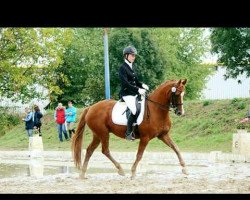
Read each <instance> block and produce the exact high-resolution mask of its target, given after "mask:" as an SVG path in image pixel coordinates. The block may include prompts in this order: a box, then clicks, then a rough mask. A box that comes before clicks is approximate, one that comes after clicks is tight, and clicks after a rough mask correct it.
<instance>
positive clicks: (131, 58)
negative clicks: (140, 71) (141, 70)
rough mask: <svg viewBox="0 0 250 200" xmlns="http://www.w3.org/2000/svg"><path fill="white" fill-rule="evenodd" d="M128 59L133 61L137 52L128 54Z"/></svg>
mask: <svg viewBox="0 0 250 200" xmlns="http://www.w3.org/2000/svg"><path fill="white" fill-rule="evenodd" d="M128 61H129V62H131V63H133V62H134V61H135V54H128Z"/></svg>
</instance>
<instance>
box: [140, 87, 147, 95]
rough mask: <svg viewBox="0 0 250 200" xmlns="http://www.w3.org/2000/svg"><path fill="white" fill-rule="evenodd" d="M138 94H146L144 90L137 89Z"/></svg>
mask: <svg viewBox="0 0 250 200" xmlns="http://www.w3.org/2000/svg"><path fill="white" fill-rule="evenodd" d="M138 92H139V93H140V94H141V95H144V94H145V93H146V90H145V89H142V88H139V90H138Z"/></svg>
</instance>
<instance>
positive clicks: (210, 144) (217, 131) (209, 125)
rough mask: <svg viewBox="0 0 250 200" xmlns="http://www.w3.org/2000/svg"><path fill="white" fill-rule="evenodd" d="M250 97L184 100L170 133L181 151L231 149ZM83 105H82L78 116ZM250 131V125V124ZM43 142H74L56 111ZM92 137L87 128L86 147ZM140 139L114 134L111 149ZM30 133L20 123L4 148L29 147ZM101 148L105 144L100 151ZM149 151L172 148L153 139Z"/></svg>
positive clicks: (64, 146)
mask: <svg viewBox="0 0 250 200" xmlns="http://www.w3.org/2000/svg"><path fill="white" fill-rule="evenodd" d="M248 105H250V99H233V100H209V101H197V100H196V101H186V102H184V108H185V113H186V115H185V117H179V116H176V115H174V114H173V113H172V112H171V120H172V128H171V130H170V134H171V136H172V138H173V140H174V141H175V143H176V144H177V145H178V146H179V148H180V150H181V151H186V152H189V151H190V152H191V151H195V152H209V151H223V152H230V151H231V146H232V137H233V133H236V130H237V124H238V123H237V120H239V119H242V118H244V117H245V115H246V113H247V109H248ZM82 110H83V109H82V108H79V109H78V112H77V119H79V117H80V113H81V112H82ZM246 128H247V129H248V131H250V125H247V127H246ZM42 133H43V143H44V149H45V150H65V151H70V150H71V142H70V141H64V142H63V143H60V142H59V139H58V133H57V128H56V123H55V121H54V119H53V111H48V112H47V114H46V115H45V116H44V118H43V125H42ZM91 139H92V133H91V132H90V130H89V129H88V127H87V128H86V129H85V136H84V143H83V148H84V149H86V147H87V145H88V144H89V143H90V141H91ZM138 144H139V140H136V141H134V142H129V141H126V140H124V139H120V138H118V137H116V136H114V135H113V134H112V133H111V134H110V150H111V151H112V150H113V151H136V150H137V148H138ZM27 148H28V137H27V135H26V132H25V129H24V124H19V125H17V126H15V127H14V128H13V129H11V130H10V131H8V132H7V133H6V134H4V135H3V136H2V137H0V150H27ZM100 150H101V145H100V146H99V147H98V149H97V151H100ZM146 151H172V150H171V149H170V148H169V147H167V146H166V145H165V144H164V143H163V142H162V141H160V140H158V139H157V138H155V139H153V140H151V141H150V143H149V144H148V146H147V148H146Z"/></svg>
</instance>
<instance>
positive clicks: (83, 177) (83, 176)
mask: <svg viewBox="0 0 250 200" xmlns="http://www.w3.org/2000/svg"><path fill="white" fill-rule="evenodd" d="M79 178H80V179H82V180H83V179H88V178H87V177H86V176H85V175H84V174H80V176H79Z"/></svg>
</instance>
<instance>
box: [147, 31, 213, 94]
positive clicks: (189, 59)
mask: <svg viewBox="0 0 250 200" xmlns="http://www.w3.org/2000/svg"><path fill="white" fill-rule="evenodd" d="M150 31H151V35H152V37H153V40H154V42H155V43H156V44H157V46H158V49H159V50H160V51H161V53H162V56H161V57H162V58H163V63H164V65H165V69H166V70H165V74H164V79H165V80H169V79H180V78H183V79H184V78H187V79H188V84H187V86H186V95H185V98H187V99H197V98H199V97H200V95H201V91H202V89H203V88H204V87H205V84H206V77H207V76H208V75H209V74H210V73H211V69H210V68H208V67H206V66H204V65H202V64H201V61H202V60H201V57H202V55H204V53H205V52H207V51H208V38H207V37H206V36H204V29H202V28H152V29H151V30H150Z"/></svg>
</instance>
